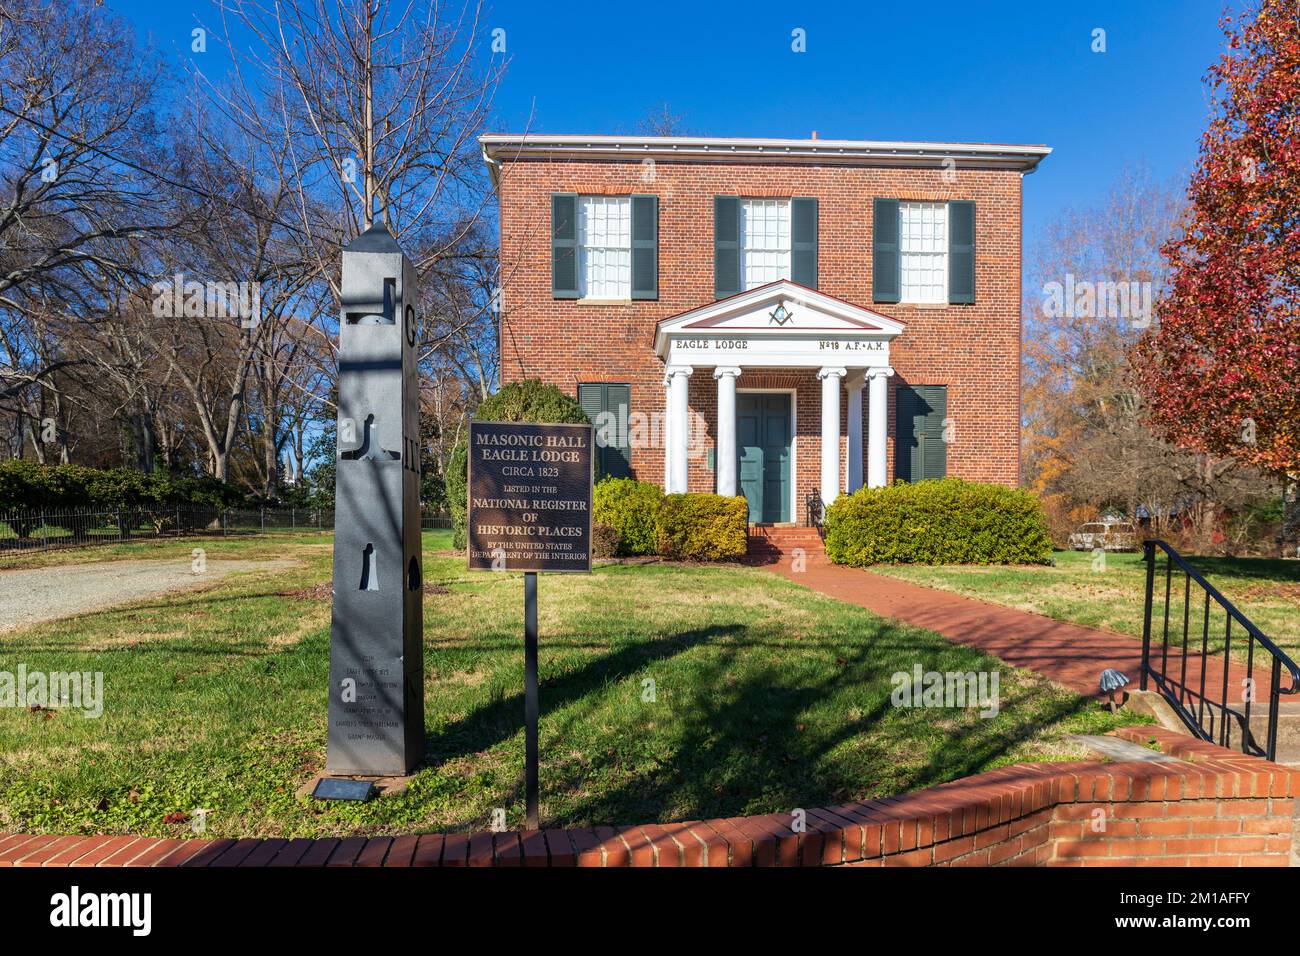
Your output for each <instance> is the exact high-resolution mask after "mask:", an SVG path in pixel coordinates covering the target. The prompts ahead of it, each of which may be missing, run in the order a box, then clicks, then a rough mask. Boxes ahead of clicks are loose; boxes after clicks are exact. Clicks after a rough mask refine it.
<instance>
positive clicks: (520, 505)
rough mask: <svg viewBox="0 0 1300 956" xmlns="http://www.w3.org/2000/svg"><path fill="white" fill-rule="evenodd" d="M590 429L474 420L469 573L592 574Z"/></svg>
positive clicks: (471, 463)
mask: <svg viewBox="0 0 1300 956" xmlns="http://www.w3.org/2000/svg"><path fill="white" fill-rule="evenodd" d="M592 437H593V436H592V427H591V426H590V425H536V424H528V423H517V422H471V423H470V427H469V494H468V500H467V505H468V515H467V518H468V526H467V528H466V531H467V539H468V548H469V569H470V570H471V571H590V570H591V478H592V473H591V461H592V459H591V451H592Z"/></svg>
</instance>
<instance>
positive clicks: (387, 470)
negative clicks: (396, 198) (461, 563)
mask: <svg viewBox="0 0 1300 956" xmlns="http://www.w3.org/2000/svg"><path fill="white" fill-rule="evenodd" d="M416 297H417V290H416V280H415V267H414V266H413V265H412V264H411V261H410V260H409V259H407V258H406V256H405V255H404V254H403V253H402V249H401V247H400V246H399V245H398V244H397V241H396V240H395V239H394V238H393V237H392V235H391V234H390V233H389V231H388V229H387V227H386V226H385V225H384V224H383V223H382V222H377V223H375V224H374V225H373V226H371V227H370V228H369V229H367V230H366V231H365V232H363V233H362V234H361V235H359V236H358V237H357V238H356V239H354V240H353V241H352V242H351V243H349V244H348V245H347V246H346V247H345V248H344V249H343V276H342V303H343V306H342V315H341V316H340V317H339V397H338V457H337V464H338V471H337V477H336V479H335V496H334V501H335V505H334V608H333V617H332V621H331V633H330V678H329V679H330V690H329V754H328V758H327V761H326V772H327V773H330V774H335V775H340V776H343V775H350V776H376V777H381V776H401V775H404V774H407V773H409V772H410V771H411V770H412V769H414V768H415V766H416V765H417V764H418V763H419V762H420V759H421V757H422V756H423V753H424V653H423V641H422V626H423V615H422V606H423V567H422V563H421V556H420V450H419V449H420V444H419V434H420V405H419V385H418V378H417V355H416V347H417V343H418V322H417V318H416Z"/></svg>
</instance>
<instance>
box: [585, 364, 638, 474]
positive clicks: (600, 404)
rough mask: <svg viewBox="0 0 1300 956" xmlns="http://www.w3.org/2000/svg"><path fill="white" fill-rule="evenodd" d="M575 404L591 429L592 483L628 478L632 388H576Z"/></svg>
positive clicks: (600, 383) (630, 466) (594, 385)
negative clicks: (587, 419) (593, 435)
mask: <svg viewBox="0 0 1300 956" xmlns="http://www.w3.org/2000/svg"><path fill="white" fill-rule="evenodd" d="M578 404H579V405H581V406H582V410H583V411H584V412H586V413H587V417H588V418H590V419H591V424H592V425H593V426H594V428H593V429H592V431H593V432H594V434H595V436H596V449H595V453H594V455H593V456H592V465H593V467H594V469H595V472H596V475H595V479H596V481H600V479H602V478H630V477H631V476H632V448H631V442H630V441H629V439H628V415H629V414H630V412H631V406H632V388H631V386H629V385H613V384H608V383H605V382H598V383H593V384H590V385H579V386H578Z"/></svg>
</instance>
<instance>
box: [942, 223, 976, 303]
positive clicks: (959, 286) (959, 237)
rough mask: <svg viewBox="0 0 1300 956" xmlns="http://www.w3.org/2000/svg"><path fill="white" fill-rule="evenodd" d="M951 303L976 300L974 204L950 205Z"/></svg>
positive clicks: (949, 295)
mask: <svg viewBox="0 0 1300 956" xmlns="http://www.w3.org/2000/svg"><path fill="white" fill-rule="evenodd" d="M948 301H949V302H951V303H956V304H961V305H970V304H972V303H973V302H974V301H975V203H973V202H970V201H969V200H965V199H963V200H958V201H954V202H950V203H948Z"/></svg>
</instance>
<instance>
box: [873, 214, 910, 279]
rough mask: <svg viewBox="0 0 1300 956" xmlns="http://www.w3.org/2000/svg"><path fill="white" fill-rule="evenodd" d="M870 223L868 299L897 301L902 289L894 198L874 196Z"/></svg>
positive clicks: (901, 262)
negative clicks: (869, 282)
mask: <svg viewBox="0 0 1300 956" xmlns="http://www.w3.org/2000/svg"><path fill="white" fill-rule="evenodd" d="M871 224H872V227H871V228H872V236H871V301H873V302H897V301H898V300H899V299H900V298H901V297H902V291H903V259H902V256H901V255H900V254H899V247H898V200H897V199H876V200H875V201H874V202H873V204H872V210H871Z"/></svg>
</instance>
